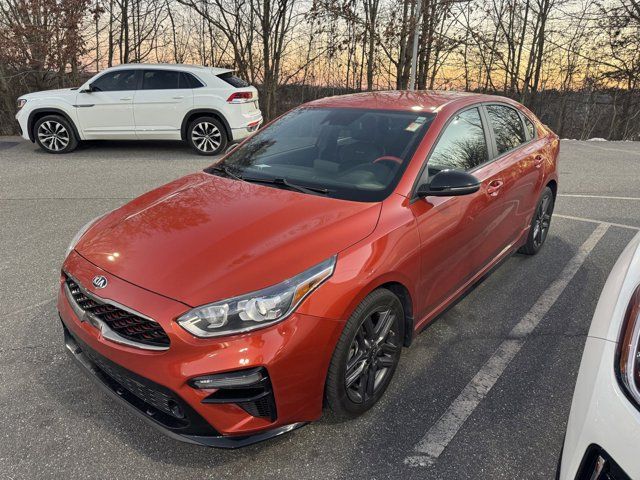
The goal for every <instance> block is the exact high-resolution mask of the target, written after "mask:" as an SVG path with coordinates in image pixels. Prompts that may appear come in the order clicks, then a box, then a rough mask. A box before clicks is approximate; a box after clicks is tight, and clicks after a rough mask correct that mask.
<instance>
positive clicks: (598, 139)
mask: <svg viewBox="0 0 640 480" xmlns="http://www.w3.org/2000/svg"><path fill="white" fill-rule="evenodd" d="M606 141H607V139H606V138H601V137H594V138H590V139H589V140H587V142H606Z"/></svg>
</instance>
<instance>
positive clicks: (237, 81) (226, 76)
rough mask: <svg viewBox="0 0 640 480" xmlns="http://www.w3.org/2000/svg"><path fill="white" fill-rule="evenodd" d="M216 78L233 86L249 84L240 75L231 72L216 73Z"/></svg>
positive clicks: (242, 86) (240, 86) (239, 86)
mask: <svg viewBox="0 0 640 480" xmlns="http://www.w3.org/2000/svg"><path fill="white" fill-rule="evenodd" d="M218 78H219V79H220V80H223V81H224V82H226V83H228V84H229V85H231V86H232V87H235V88H244V87H248V86H249V84H248V83H247V82H245V81H244V80H243V79H241V78H240V77H237V76H235V75H234V74H233V73H232V72H227V73H221V74H220V75H218Z"/></svg>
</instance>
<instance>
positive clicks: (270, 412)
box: [188, 367, 278, 422]
mask: <svg viewBox="0 0 640 480" xmlns="http://www.w3.org/2000/svg"><path fill="white" fill-rule="evenodd" d="M188 384H189V385H190V386H191V387H193V388H196V389H198V390H209V389H210V390H213V392H210V394H209V395H208V396H206V397H205V398H203V399H202V403H204V404H221V403H227V404H228V403H233V404H235V405H237V406H238V407H240V408H242V409H243V410H244V411H245V412H247V413H248V414H249V415H251V416H253V417H262V418H268V419H269V420H271V421H272V422H273V421H275V420H276V419H277V418H278V413H277V410H276V399H275V396H274V394H273V387H272V386H271V379H270V378H269V374H268V373H267V369H266V368H264V367H256V368H250V369H247V370H238V371H235V372H226V373H215V374H212V375H203V376H201V377H195V378H192V379H190V380H189V381H188Z"/></svg>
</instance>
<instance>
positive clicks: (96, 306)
mask: <svg viewBox="0 0 640 480" xmlns="http://www.w3.org/2000/svg"><path fill="white" fill-rule="evenodd" d="M66 283H67V287H69V291H70V292H71V296H72V297H73V299H74V300H75V302H76V304H77V305H78V306H79V307H80V308H81V309H82V310H84V311H85V312H87V313H88V314H90V315H93V316H94V317H96V318H98V319H99V320H101V321H103V322H104V323H106V324H107V326H108V327H109V328H110V329H111V330H113V331H114V332H116V333H117V334H118V335H120V336H121V337H123V338H125V339H127V340H130V341H132V342H136V343H141V344H144V345H151V346H154V347H168V346H169V337H168V336H167V334H166V332H165V331H164V330H163V329H162V326H160V324H159V323H157V322H154V321H152V320H148V319H146V318H143V317H140V316H138V315H135V314H133V313H131V312H128V311H126V310H123V309H121V308H118V307H116V306H115V305H111V304H109V303H103V302H100V301H99V300H97V299H95V298H93V297H92V298H89V297H88V296H87V295H85V293H84V292H83V291H82V289H81V288H80V286H79V285H78V284H77V283H76V282H75V281H74V280H73V279H71V278H70V277H67V279H66Z"/></svg>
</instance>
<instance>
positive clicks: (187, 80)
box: [180, 72, 204, 88]
mask: <svg viewBox="0 0 640 480" xmlns="http://www.w3.org/2000/svg"><path fill="white" fill-rule="evenodd" d="M200 87H204V85H203V83H202V82H201V81H200V80H198V79H197V78H196V77H194V76H193V75H191V74H190V73H186V72H182V73H181V74H180V88H200Z"/></svg>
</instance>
